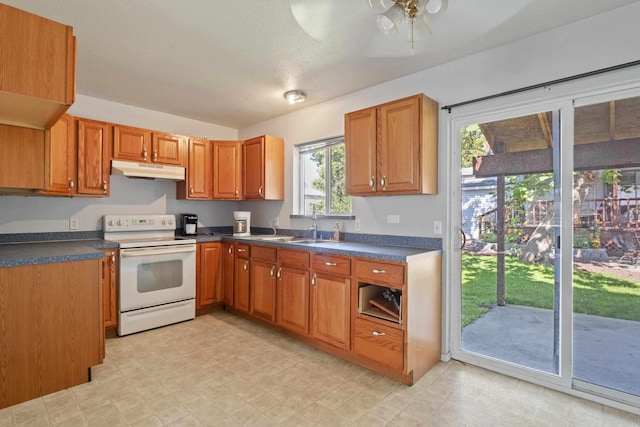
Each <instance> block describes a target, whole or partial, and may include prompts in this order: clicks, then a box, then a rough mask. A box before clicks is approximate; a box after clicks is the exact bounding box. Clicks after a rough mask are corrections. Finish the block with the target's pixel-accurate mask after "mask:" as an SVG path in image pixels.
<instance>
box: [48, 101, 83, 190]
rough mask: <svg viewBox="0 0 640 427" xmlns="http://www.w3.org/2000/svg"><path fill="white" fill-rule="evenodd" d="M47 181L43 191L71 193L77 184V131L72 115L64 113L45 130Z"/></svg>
mask: <svg viewBox="0 0 640 427" xmlns="http://www.w3.org/2000/svg"><path fill="white" fill-rule="evenodd" d="M45 139H46V152H45V156H46V157H45V164H46V171H47V173H46V178H45V179H46V182H45V191H44V192H43V193H47V194H49V193H51V194H63V195H71V194H73V193H74V190H75V185H76V182H75V181H76V178H75V176H76V132H75V122H74V118H73V117H72V116H69V115H68V114H65V115H63V116H62V117H61V118H60V120H58V122H57V123H56V124H55V125H53V127H52V128H51V129H50V130H48V131H46V132H45Z"/></svg>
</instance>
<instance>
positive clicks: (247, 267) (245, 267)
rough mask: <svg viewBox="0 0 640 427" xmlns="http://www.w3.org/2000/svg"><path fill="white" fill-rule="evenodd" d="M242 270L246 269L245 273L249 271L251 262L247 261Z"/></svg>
mask: <svg viewBox="0 0 640 427" xmlns="http://www.w3.org/2000/svg"><path fill="white" fill-rule="evenodd" d="M242 268H244V271H247V270H248V269H249V261H245V262H244V266H243V267H242Z"/></svg>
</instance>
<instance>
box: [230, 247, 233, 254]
mask: <svg viewBox="0 0 640 427" xmlns="http://www.w3.org/2000/svg"><path fill="white" fill-rule="evenodd" d="M229 255H233V246H229Z"/></svg>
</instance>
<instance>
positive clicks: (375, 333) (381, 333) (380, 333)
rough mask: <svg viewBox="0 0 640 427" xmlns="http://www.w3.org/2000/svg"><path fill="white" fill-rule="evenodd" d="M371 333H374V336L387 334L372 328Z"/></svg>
mask: <svg viewBox="0 0 640 427" xmlns="http://www.w3.org/2000/svg"><path fill="white" fill-rule="evenodd" d="M371 335H374V336H376V337H384V336H385V335H387V334H385V333H384V332H378V331H374V330H373V329H372V330H371Z"/></svg>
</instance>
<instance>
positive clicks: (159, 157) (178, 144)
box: [151, 133, 184, 166]
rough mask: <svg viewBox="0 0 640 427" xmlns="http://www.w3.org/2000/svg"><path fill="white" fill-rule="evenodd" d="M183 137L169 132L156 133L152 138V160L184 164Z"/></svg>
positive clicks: (167, 163) (177, 164)
mask: <svg viewBox="0 0 640 427" xmlns="http://www.w3.org/2000/svg"><path fill="white" fill-rule="evenodd" d="M183 157H184V152H183V143H182V137H181V136H178V135H171V134H168V133H154V134H153V135H152V140H151V161H152V162H153V163H161V164H165V165H173V166H183V165H184V159H183Z"/></svg>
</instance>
